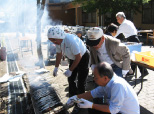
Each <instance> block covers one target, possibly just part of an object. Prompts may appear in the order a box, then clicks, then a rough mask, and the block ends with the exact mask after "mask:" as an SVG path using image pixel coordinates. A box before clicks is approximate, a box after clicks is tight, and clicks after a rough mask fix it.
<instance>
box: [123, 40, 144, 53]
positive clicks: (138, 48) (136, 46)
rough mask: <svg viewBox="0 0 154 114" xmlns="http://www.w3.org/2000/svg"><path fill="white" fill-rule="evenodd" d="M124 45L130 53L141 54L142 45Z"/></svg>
mask: <svg viewBox="0 0 154 114" xmlns="http://www.w3.org/2000/svg"><path fill="white" fill-rule="evenodd" d="M125 45H126V46H127V47H128V48H129V50H130V53H132V52H133V51H138V52H141V46H142V43H135V42H127V43H125Z"/></svg>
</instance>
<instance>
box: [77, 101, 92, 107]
mask: <svg viewBox="0 0 154 114" xmlns="http://www.w3.org/2000/svg"><path fill="white" fill-rule="evenodd" d="M79 101H80V102H79V103H78V107H79V108H92V106H93V103H92V102H90V101H88V100H85V99H80V100H79Z"/></svg>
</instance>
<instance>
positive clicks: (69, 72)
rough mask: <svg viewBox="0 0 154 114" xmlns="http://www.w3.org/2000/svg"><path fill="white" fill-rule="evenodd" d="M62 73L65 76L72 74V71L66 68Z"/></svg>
mask: <svg viewBox="0 0 154 114" xmlns="http://www.w3.org/2000/svg"><path fill="white" fill-rule="evenodd" d="M64 75H65V76H66V77H70V76H71V75H72V71H70V70H69V69H68V70H67V71H66V72H64Z"/></svg>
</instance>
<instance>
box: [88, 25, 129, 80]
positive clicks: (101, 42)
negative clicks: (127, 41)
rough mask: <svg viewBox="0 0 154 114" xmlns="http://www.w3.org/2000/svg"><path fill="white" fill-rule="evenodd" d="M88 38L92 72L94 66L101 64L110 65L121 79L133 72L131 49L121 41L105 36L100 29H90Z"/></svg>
mask: <svg viewBox="0 0 154 114" xmlns="http://www.w3.org/2000/svg"><path fill="white" fill-rule="evenodd" d="M87 36H88V39H87V42H86V44H87V45H88V46H90V54H91V64H92V65H91V68H92V70H93V66H95V65H96V64H97V63H100V62H107V63H109V64H110V65H111V66H112V68H113V71H114V72H115V73H116V74H117V75H118V76H120V77H122V76H123V75H126V74H127V72H128V71H129V70H131V68H130V53H129V49H128V48H127V47H126V46H125V45H123V44H122V43H121V42H120V40H118V39H115V38H113V37H112V36H108V35H104V33H103V30H102V29H101V28H99V27H92V28H90V29H89V30H88V31H87Z"/></svg>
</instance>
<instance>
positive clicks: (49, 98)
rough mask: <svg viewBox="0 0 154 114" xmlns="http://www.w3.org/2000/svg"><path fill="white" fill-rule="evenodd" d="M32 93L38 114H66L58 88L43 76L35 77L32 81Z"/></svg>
mask: <svg viewBox="0 0 154 114" xmlns="http://www.w3.org/2000/svg"><path fill="white" fill-rule="evenodd" d="M30 93H31V98H32V103H33V107H34V110H35V113H36V114H44V113H47V112H52V113H51V114H65V113H66V111H65V108H64V107H63V104H62V103H61V100H60V98H59V96H58V95H57V92H56V90H55V89H54V88H53V87H52V86H51V85H50V84H49V83H48V82H47V81H46V80H45V79H43V78H42V77H38V76H37V77H35V78H34V79H31V81H30Z"/></svg>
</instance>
